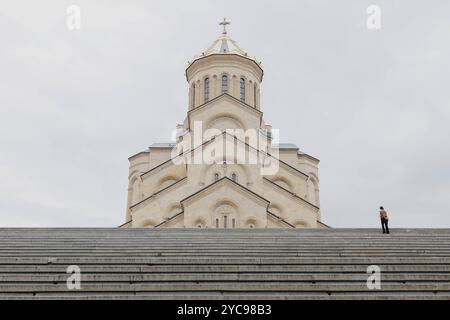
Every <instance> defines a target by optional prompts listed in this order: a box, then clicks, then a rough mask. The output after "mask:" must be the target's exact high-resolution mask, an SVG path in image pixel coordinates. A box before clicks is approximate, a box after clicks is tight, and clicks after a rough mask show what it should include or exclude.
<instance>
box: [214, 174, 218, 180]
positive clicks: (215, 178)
mask: <svg viewBox="0 0 450 320" xmlns="http://www.w3.org/2000/svg"><path fill="white" fill-rule="evenodd" d="M217 180H219V174H218V173H214V181H217Z"/></svg>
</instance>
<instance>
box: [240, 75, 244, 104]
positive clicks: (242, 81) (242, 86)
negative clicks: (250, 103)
mask: <svg viewBox="0 0 450 320" xmlns="http://www.w3.org/2000/svg"><path fill="white" fill-rule="evenodd" d="M240 93H241V101H242V102H245V79H244V78H241V90H240Z"/></svg>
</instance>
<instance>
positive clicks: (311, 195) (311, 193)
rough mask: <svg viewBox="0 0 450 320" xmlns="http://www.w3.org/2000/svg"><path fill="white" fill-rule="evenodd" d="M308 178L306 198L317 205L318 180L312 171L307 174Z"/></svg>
mask: <svg viewBox="0 0 450 320" xmlns="http://www.w3.org/2000/svg"><path fill="white" fill-rule="evenodd" d="M308 176H309V177H308V180H307V182H306V185H307V194H306V198H307V199H308V201H309V202H311V203H312V204H315V205H316V206H319V182H318V180H317V178H316V177H317V176H316V175H315V174H313V173H310V174H308Z"/></svg>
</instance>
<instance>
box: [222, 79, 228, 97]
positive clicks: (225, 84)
mask: <svg viewBox="0 0 450 320" xmlns="http://www.w3.org/2000/svg"><path fill="white" fill-rule="evenodd" d="M222 93H228V76H227V75H226V74H224V75H223V76H222Z"/></svg>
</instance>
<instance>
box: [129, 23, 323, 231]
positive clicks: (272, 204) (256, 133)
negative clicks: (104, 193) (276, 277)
mask: <svg viewBox="0 0 450 320" xmlns="http://www.w3.org/2000/svg"><path fill="white" fill-rule="evenodd" d="M228 24H229V22H228V21H226V19H224V21H223V22H221V23H220V25H221V26H222V27H223V31H222V34H221V35H220V37H219V38H218V39H217V40H215V41H214V42H213V43H212V45H211V46H210V47H209V48H207V49H206V50H205V51H204V52H202V53H201V54H200V55H199V56H197V57H195V58H194V59H193V60H192V61H190V62H189V63H188V66H187V68H186V80H187V82H188V85H189V86H188V88H189V98H188V101H189V102H188V110H187V114H186V117H185V119H184V121H183V123H182V124H179V125H177V126H176V134H175V141H174V142H172V143H154V144H152V145H151V146H150V147H149V148H148V150H145V151H142V152H139V153H138V154H135V155H133V156H131V157H130V158H129V162H130V167H129V176H128V179H129V182H128V199H127V208H126V221H125V223H124V224H123V225H122V227H124V228H213V229H214V228H220V229H227V228H230V229H233V228H234V229H238V228H327V227H328V226H327V225H325V224H324V223H322V222H321V215H320V200H319V177H318V164H319V160H318V159H317V158H315V157H313V156H310V155H308V154H306V153H304V152H302V151H300V150H299V148H298V147H297V146H296V145H295V144H290V143H279V141H277V140H278V131H277V130H275V129H273V128H272V127H271V126H270V125H269V124H267V123H266V122H265V120H264V119H263V112H262V111H261V110H262V107H261V105H262V103H261V99H260V86H261V82H262V80H263V75H264V71H263V69H262V66H261V62H259V61H258V60H257V59H256V58H255V57H253V56H250V55H249V54H248V53H247V52H246V51H245V50H243V49H241V48H240V47H239V46H238V45H237V43H236V42H235V41H234V40H232V39H231V38H230V37H229V35H228V32H227V25H228Z"/></svg>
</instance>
